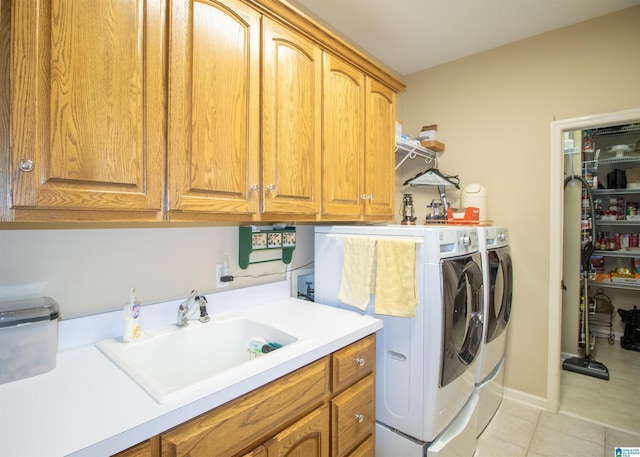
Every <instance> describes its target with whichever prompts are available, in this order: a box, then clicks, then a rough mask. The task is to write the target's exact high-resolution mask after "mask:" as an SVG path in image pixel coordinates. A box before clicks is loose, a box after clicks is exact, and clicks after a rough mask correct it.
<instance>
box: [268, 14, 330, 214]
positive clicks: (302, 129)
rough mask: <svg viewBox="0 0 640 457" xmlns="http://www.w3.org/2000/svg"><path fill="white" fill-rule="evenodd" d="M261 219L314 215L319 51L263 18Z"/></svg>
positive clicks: (317, 190) (317, 197)
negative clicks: (271, 215)
mask: <svg viewBox="0 0 640 457" xmlns="http://www.w3.org/2000/svg"><path fill="white" fill-rule="evenodd" d="M263 36H264V41H263V49H264V57H263V59H264V60H263V62H264V69H263V84H262V86H263V99H262V100H263V107H262V129H263V130H262V176H263V178H262V188H261V193H262V195H263V204H262V212H263V213H293V214H311V215H315V214H318V213H319V211H320V171H321V170H320V167H321V163H320V153H321V151H320V148H321V135H322V132H321V109H322V106H321V103H322V98H321V91H322V51H321V49H320V48H319V47H318V46H316V45H314V44H313V43H312V42H311V41H309V40H307V39H305V38H303V37H301V36H300V35H298V34H296V33H294V32H292V31H290V30H288V29H286V28H284V27H283V26H281V25H279V24H277V23H276V22H274V21H272V20H270V19H268V18H265V19H264V23H263Z"/></svg>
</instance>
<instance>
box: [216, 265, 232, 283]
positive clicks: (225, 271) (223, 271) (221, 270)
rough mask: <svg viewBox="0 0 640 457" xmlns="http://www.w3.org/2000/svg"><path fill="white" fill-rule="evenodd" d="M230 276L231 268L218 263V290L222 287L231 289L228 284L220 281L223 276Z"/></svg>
mask: <svg viewBox="0 0 640 457" xmlns="http://www.w3.org/2000/svg"><path fill="white" fill-rule="evenodd" d="M228 274H229V267H227V265H225V264H224V263H216V288H218V289H220V288H221V287H229V283H228V282H222V281H220V278H221V277H222V276H225V275H228Z"/></svg>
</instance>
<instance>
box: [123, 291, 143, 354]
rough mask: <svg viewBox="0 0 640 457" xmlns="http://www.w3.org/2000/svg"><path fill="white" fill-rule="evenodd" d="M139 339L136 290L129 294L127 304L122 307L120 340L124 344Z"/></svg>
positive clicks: (138, 312)
mask: <svg viewBox="0 0 640 457" xmlns="http://www.w3.org/2000/svg"><path fill="white" fill-rule="evenodd" d="M139 337H140V302H139V301H138V299H137V298H136V288H135V287H132V288H131V292H130V293H129V303H127V304H126V305H125V306H124V321H123V329H122V340H123V341H125V342H126V343H130V342H132V341H135V340H136V339H137V338H139Z"/></svg>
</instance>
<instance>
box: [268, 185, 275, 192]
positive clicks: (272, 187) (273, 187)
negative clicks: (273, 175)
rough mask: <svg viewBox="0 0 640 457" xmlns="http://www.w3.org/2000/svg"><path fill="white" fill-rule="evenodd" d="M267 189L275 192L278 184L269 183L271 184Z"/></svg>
mask: <svg viewBox="0 0 640 457" xmlns="http://www.w3.org/2000/svg"><path fill="white" fill-rule="evenodd" d="M267 190H268V191H269V192H275V190H276V186H275V184H269V185H268V186H267Z"/></svg>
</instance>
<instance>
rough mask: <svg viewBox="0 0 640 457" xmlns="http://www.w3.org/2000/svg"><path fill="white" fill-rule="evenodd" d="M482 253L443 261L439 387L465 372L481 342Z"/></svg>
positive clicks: (441, 265) (476, 353) (441, 262)
mask: <svg viewBox="0 0 640 457" xmlns="http://www.w3.org/2000/svg"><path fill="white" fill-rule="evenodd" d="M480 262H481V260H480V254H473V255H470V256H465V257H460V258H455V259H446V260H442V261H440V267H441V271H442V306H443V316H444V319H443V330H444V332H443V337H444V347H443V354H442V365H441V369H440V387H444V386H446V385H447V384H449V383H450V382H452V381H453V380H454V379H456V378H457V377H458V376H460V375H461V374H463V373H464V372H465V370H466V369H467V367H468V366H469V365H470V364H471V363H473V361H474V360H475V358H476V356H477V355H478V351H479V350H480V344H481V343H482V307H483V298H482V295H483V289H482V270H481V269H480Z"/></svg>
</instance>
